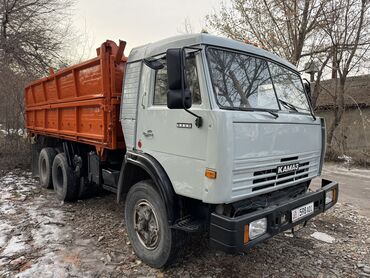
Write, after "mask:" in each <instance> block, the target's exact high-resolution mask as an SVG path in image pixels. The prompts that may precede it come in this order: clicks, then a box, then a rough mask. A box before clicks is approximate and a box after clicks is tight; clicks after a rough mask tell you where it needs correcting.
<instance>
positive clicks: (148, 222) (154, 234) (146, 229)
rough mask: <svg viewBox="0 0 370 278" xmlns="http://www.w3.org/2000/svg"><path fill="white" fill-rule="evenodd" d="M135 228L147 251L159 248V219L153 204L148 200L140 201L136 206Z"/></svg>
mask: <svg viewBox="0 0 370 278" xmlns="http://www.w3.org/2000/svg"><path fill="white" fill-rule="evenodd" d="M134 227H135V231H136V235H137V237H138V238H139V240H140V242H141V244H142V245H143V246H144V247H145V248H146V249H149V250H152V249H155V248H156V247H157V246H158V243H159V225H158V218H157V215H156V213H155V211H154V209H153V206H152V204H150V203H149V202H148V201H147V200H140V201H139V202H138V203H137V204H136V206H135V211H134Z"/></svg>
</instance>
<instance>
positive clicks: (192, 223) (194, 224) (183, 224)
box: [171, 215, 204, 233]
mask: <svg viewBox="0 0 370 278" xmlns="http://www.w3.org/2000/svg"><path fill="white" fill-rule="evenodd" d="M171 228H172V229H177V230H182V231H184V232H188V233H199V232H203V231H204V223H203V221H200V220H199V219H194V218H192V217H191V216H190V215H189V216H186V217H184V218H182V219H180V220H178V221H177V222H176V223H175V224H174V225H172V227H171Z"/></svg>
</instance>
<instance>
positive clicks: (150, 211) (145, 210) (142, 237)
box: [125, 180, 185, 268]
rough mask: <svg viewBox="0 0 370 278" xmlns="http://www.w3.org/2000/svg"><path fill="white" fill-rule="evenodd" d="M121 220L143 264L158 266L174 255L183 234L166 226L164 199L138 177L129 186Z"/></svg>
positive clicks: (151, 183) (150, 185)
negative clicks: (123, 216) (137, 179)
mask: <svg viewBox="0 0 370 278" xmlns="http://www.w3.org/2000/svg"><path fill="white" fill-rule="evenodd" d="M125 220H126V227H127V233H128V236H129V239H130V241H131V243H132V247H133V248H134V250H135V253H136V255H137V256H138V257H139V258H140V259H142V260H143V261H144V262H145V263H146V264H148V265H150V266H152V267H155V268H161V267H164V266H166V265H168V264H170V263H171V262H172V261H173V259H175V258H176V255H177V253H178V250H179V248H180V247H181V246H182V243H183V240H184V238H185V237H184V236H183V235H182V234H181V233H182V232H181V231H178V230H174V229H171V228H170V226H169V223H168V218H167V212H166V206H165V203H164V202H163V200H162V198H161V196H160V195H159V193H158V192H157V191H156V190H155V188H154V184H153V182H152V181H150V180H146V181H140V182H138V183H137V184H135V185H134V186H132V187H131V189H130V190H129V192H128V194H127V198H126V207H125Z"/></svg>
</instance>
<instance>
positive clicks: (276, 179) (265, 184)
mask: <svg viewBox="0 0 370 278" xmlns="http://www.w3.org/2000/svg"><path fill="white" fill-rule="evenodd" d="M309 164H310V163H309V162H303V163H299V169H298V170H297V171H292V172H288V173H282V174H277V168H276V167H275V168H272V169H267V170H262V171H256V172H254V173H253V177H254V179H253V184H254V185H255V186H254V187H253V188H252V191H257V190H261V189H265V188H269V187H273V186H277V185H281V184H285V183H289V182H293V181H299V180H301V179H304V178H307V177H308V171H309V166H310V165H309Z"/></svg>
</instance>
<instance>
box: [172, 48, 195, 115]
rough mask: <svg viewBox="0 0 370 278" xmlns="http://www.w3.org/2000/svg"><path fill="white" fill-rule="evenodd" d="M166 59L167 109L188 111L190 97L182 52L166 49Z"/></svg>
mask: <svg viewBox="0 0 370 278" xmlns="http://www.w3.org/2000/svg"><path fill="white" fill-rule="evenodd" d="M166 59H167V79H168V92H167V107H168V108H170V109H189V108H190V107H191V105H192V97H191V92H190V90H189V89H187V86H186V78H185V53H184V50H183V49H181V48H171V49H168V50H167V53H166Z"/></svg>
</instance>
